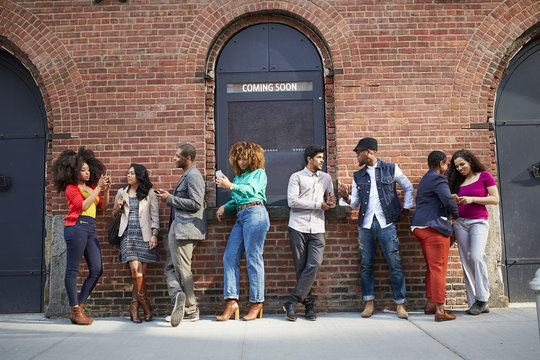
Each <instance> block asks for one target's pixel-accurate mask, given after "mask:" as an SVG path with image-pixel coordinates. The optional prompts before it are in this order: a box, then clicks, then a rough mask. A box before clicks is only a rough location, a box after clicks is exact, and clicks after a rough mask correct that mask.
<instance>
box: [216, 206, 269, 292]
mask: <svg viewBox="0 0 540 360" xmlns="http://www.w3.org/2000/svg"><path fill="white" fill-rule="evenodd" d="M269 227H270V219H269V218H268V212H267V211H266V208H265V207H264V206H261V205H255V206H250V207H248V208H245V209H242V210H240V211H239V212H238V213H237V214H236V223H235V224H234V226H233V229H232V231H231V234H230V235H229V241H227V247H226V248H225V254H224V255H223V267H224V278H225V280H224V281H225V284H224V288H223V295H224V297H225V299H238V298H239V296H240V259H241V258H242V256H243V255H244V252H245V253H246V266H247V272H248V278H249V301H250V302H252V303H256V302H263V301H264V262H263V250H264V239H265V238H266V233H267V232H268V228H269Z"/></svg>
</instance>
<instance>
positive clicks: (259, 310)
mask: <svg viewBox="0 0 540 360" xmlns="http://www.w3.org/2000/svg"><path fill="white" fill-rule="evenodd" d="M262 315H263V303H262V302H258V303H249V311H248V314H247V315H246V316H244V317H243V318H242V320H244V321H250V320H255V319H256V318H257V317H259V319H261V318H262Z"/></svg>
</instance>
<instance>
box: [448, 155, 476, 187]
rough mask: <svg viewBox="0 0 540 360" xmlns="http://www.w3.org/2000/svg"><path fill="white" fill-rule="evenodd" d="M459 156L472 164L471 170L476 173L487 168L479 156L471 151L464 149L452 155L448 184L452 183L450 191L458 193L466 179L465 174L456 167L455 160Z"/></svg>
mask: <svg viewBox="0 0 540 360" xmlns="http://www.w3.org/2000/svg"><path fill="white" fill-rule="evenodd" d="M457 158H462V159H463V160H465V161H467V162H468V163H469V164H471V171H472V172H473V173H475V174H477V173H480V172H482V171H485V170H486V168H485V167H484V165H482V163H481V162H480V160H478V158H477V157H476V156H474V154H473V153H471V152H470V151H468V150H464V149H462V150H458V151H456V152H455V153H454V155H452V159H451V160H450V164H449V165H448V170H447V176H448V185H450V191H451V192H452V194H457V193H458V192H459V187H460V186H461V184H463V182H464V181H465V176H463V175H461V173H460V172H459V171H458V170H457V168H456V164H455V160H456V159H457Z"/></svg>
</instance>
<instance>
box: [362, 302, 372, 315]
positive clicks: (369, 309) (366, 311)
mask: <svg viewBox="0 0 540 360" xmlns="http://www.w3.org/2000/svg"><path fill="white" fill-rule="evenodd" d="M373 311H375V303H374V302H373V300H368V301H366V307H365V308H364V311H362V317H363V318H368V317H371V315H373Z"/></svg>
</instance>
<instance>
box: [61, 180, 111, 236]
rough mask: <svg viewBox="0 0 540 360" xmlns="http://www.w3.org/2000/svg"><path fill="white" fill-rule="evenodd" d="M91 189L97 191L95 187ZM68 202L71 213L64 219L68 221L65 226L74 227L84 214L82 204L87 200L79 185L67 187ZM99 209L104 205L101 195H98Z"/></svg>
mask: <svg viewBox="0 0 540 360" xmlns="http://www.w3.org/2000/svg"><path fill="white" fill-rule="evenodd" d="M90 188H92V189H95V188H96V187H95V186H90ZM65 193H66V200H67V203H68V206H69V212H68V214H67V216H66V217H65V218H64V220H66V225H65V226H73V225H75V223H76V222H77V219H78V218H79V215H80V214H81V213H82V204H83V201H84V200H85V197H84V195H83V193H82V191H81V189H79V187H78V186H77V185H73V184H69V185H68V186H67V187H66V191H65ZM98 200H99V202H98V205H97V206H98V207H99V208H101V204H102V203H103V199H102V198H101V195H98Z"/></svg>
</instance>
